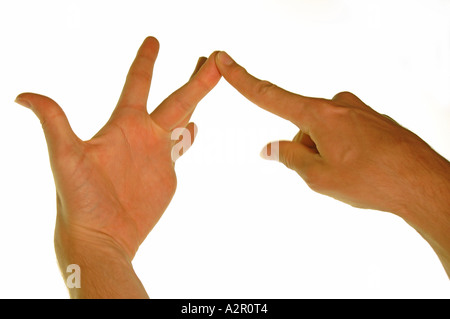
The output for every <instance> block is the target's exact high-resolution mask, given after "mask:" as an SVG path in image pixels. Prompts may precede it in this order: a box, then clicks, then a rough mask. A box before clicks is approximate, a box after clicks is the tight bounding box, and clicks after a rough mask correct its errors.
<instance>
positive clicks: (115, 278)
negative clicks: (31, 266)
mask: <svg viewBox="0 0 450 319" xmlns="http://www.w3.org/2000/svg"><path fill="white" fill-rule="evenodd" d="M82 234H83V236H81V235H80V232H78V231H75V230H74V229H67V228H63V227H58V222H57V227H56V228H55V252H56V256H57V260H58V265H59V268H60V270H61V274H62V277H63V280H64V283H65V284H66V286H67V288H68V290H69V294H70V297H71V298H148V295H147V293H146V292H145V289H144V287H143V285H142V283H141V282H140V281H139V278H138V277H137V275H136V273H135V272H134V269H133V266H132V264H131V259H130V258H129V256H128V254H127V253H126V252H125V251H124V250H123V249H122V248H121V246H120V245H118V244H117V243H116V242H115V241H114V240H113V239H111V238H109V236H106V235H105V236H102V235H99V234H96V235H95V236H86V233H85V232H83V233H82Z"/></svg>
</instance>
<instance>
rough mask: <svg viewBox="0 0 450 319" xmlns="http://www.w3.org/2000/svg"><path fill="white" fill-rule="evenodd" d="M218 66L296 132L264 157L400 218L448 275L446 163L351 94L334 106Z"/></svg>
mask: <svg viewBox="0 0 450 319" xmlns="http://www.w3.org/2000/svg"><path fill="white" fill-rule="evenodd" d="M216 63H217V66H218V68H219V71H220V73H221V74H222V76H223V77H224V78H225V79H226V80H227V81H228V82H229V83H230V84H231V85H232V86H234V87H235V88H236V89H237V90H238V91H239V92H240V93H241V94H243V95H244V96H245V97H247V98H248V99H249V100H250V101H252V102H254V103H255V104H257V105H258V106H260V107H261V108H263V109H265V110H267V111H269V112H272V113H274V114H276V115H278V116H281V117H283V118H285V119H287V120H289V121H291V122H292V123H293V124H295V125H296V126H297V127H298V128H299V132H298V134H297V135H296V136H295V137H294V139H293V140H292V141H279V142H276V143H271V144H269V145H267V146H266V147H265V149H263V152H262V155H264V154H266V157H268V158H272V159H278V160H279V161H280V162H282V163H284V164H285V165H286V166H287V167H288V168H291V169H293V170H294V171H296V172H297V173H298V174H299V175H300V176H301V177H302V178H303V179H304V180H305V182H306V183H307V184H308V185H309V186H310V188H312V189H313V190H315V191H317V192H319V193H322V194H325V195H329V196H331V197H333V198H335V199H338V200H340V201H343V202H345V203H348V204H350V205H353V206H355V207H360V208H370V209H376V210H383V211H388V212H392V213H395V214H397V215H399V216H401V217H402V218H404V219H405V220H406V221H407V222H408V223H410V224H411V225H413V227H415V228H416V229H417V230H418V231H419V232H420V233H421V234H422V235H423V236H424V237H425V238H426V239H427V240H428V241H429V242H430V244H431V245H432V246H433V248H434V249H435V250H436V251H437V252H438V255H439V256H440V258H441V260H443V263H444V266H445V267H446V268H447V271H448V272H449V274H450V235H449V234H450V211H449V209H448V207H450V200H449V196H448V194H450V165H449V162H448V161H447V160H446V159H445V158H443V157H442V156H440V155H439V154H437V153H436V152H435V151H434V150H432V149H431V148H430V147H429V146H428V145H427V144H426V143H425V142H424V141H423V140H421V139H420V138H419V137H418V136H416V135H415V134H413V133H412V132H410V131H409V130H407V129H405V128H403V127H402V126H400V125H399V124H397V123H396V122H395V121H393V120H392V119H390V118H389V117H387V116H385V115H382V114H379V113H377V112H376V111H374V110H373V109H372V108H370V107H369V106H367V105H366V104H365V103H364V102H362V101H361V100H360V99H359V98H358V97H356V96H355V95H353V94H352V93H349V92H341V93H339V94H337V95H336V96H334V97H333V98H332V99H331V100H328V99H322V98H311V97H305V96H301V95H297V94H294V93H291V92H288V91H285V90H283V89H281V88H279V87H277V86H275V85H273V84H272V83H270V82H267V81H261V80H258V79H256V78H255V77H253V76H252V75H250V74H249V73H247V71H246V70H245V69H244V68H242V67H241V66H240V65H238V64H237V63H236V62H234V61H233V60H232V59H231V58H230V57H229V56H228V55H227V54H226V53H225V52H219V53H218V54H217V56H216ZM277 144H278V145H277ZM268 149H270V150H271V151H273V150H274V149H275V151H278V154H275V155H278V157H277V156H274V154H268V153H270V152H268ZM267 155H270V156H267ZM444 260H446V261H444Z"/></svg>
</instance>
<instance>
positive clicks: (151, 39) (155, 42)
mask: <svg viewBox="0 0 450 319" xmlns="http://www.w3.org/2000/svg"><path fill="white" fill-rule="evenodd" d="M144 43H149V44H151V45H153V46H155V47H157V48H159V46H160V44H159V41H158V39H157V38H155V37H154V36H148V37H146V38H145V40H144Z"/></svg>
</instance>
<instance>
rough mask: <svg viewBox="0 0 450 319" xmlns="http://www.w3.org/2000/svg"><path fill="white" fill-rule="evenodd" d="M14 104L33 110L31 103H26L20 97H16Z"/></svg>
mask: <svg viewBox="0 0 450 319" xmlns="http://www.w3.org/2000/svg"><path fill="white" fill-rule="evenodd" d="M14 102H16V103H17V104H19V105H22V106H24V107H26V108H31V104H30V102H28V101H26V100H24V99H21V98H20V97H16V99H15V100H14Z"/></svg>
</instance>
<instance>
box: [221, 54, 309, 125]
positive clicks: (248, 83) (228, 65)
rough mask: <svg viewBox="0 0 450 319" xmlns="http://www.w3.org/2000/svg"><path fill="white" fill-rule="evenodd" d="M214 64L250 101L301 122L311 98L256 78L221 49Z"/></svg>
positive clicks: (293, 120) (288, 118)
mask: <svg viewBox="0 0 450 319" xmlns="http://www.w3.org/2000/svg"><path fill="white" fill-rule="evenodd" d="M216 64H217V67H218V69H219V71H220V73H221V74H222V76H223V77H224V78H225V79H226V80H227V81H228V82H229V83H230V84H231V85H232V86H233V87H234V88H235V89H236V90H238V91H239V92H240V93H241V94H242V95H244V96H245V97H246V98H247V99H249V100H250V101H251V102H253V103H255V104H256V105H258V106H260V107H261V108H263V109H265V110H267V111H269V112H271V113H273V114H276V115H278V116H281V117H282V118H284V119H286V120H289V121H291V122H293V123H295V124H299V123H302V122H303V119H304V115H305V112H306V108H307V106H308V105H309V104H310V103H309V102H311V101H312V98H309V97H305V96H302V95H298V94H294V93H292V92H289V91H286V90H284V89H282V88H280V87H278V86H276V85H274V84H272V83H270V82H268V81H262V80H259V79H257V78H256V77H254V76H253V75H251V74H249V73H248V72H247V71H246V70H245V69H244V68H243V67H242V66H240V65H239V64H237V63H236V62H235V61H234V60H232V59H231V58H230V56H229V55H228V54H227V53H225V52H223V51H221V52H219V53H218V54H217V56H216Z"/></svg>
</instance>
